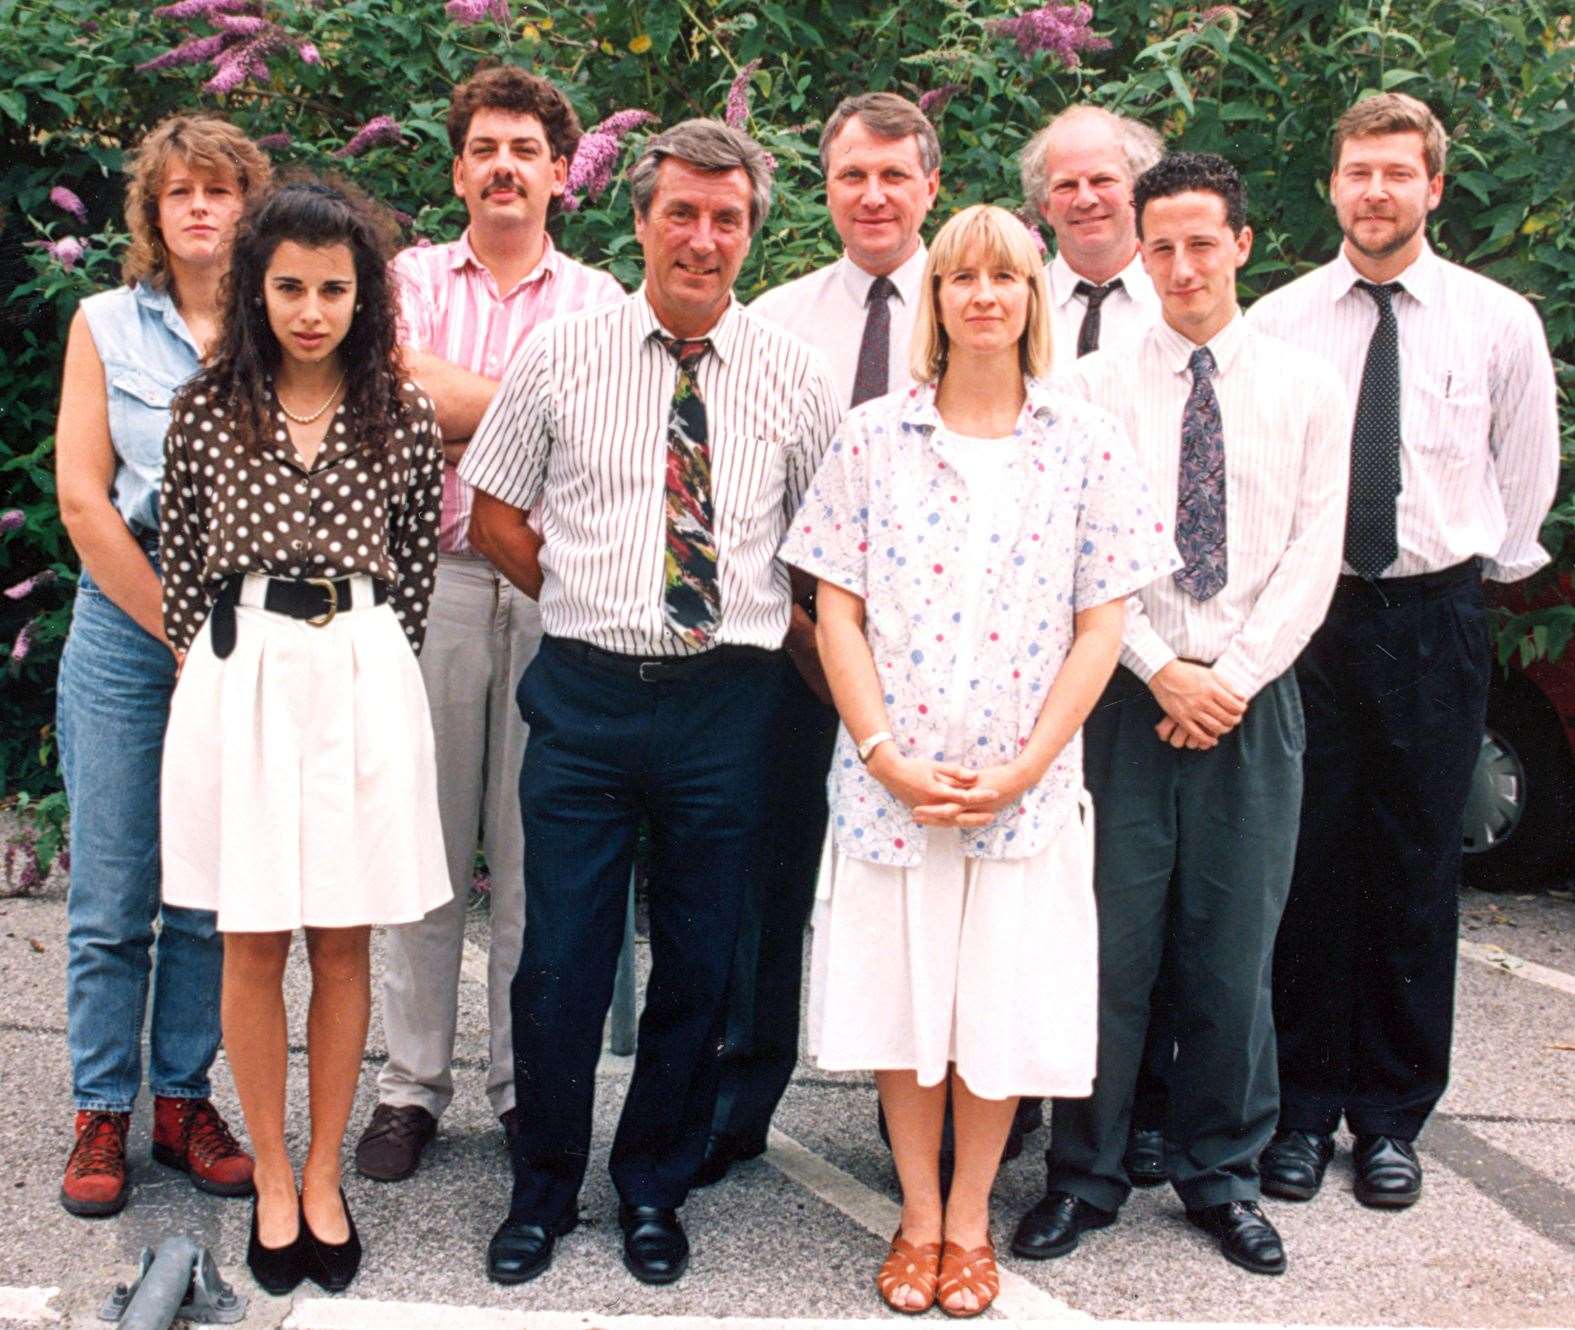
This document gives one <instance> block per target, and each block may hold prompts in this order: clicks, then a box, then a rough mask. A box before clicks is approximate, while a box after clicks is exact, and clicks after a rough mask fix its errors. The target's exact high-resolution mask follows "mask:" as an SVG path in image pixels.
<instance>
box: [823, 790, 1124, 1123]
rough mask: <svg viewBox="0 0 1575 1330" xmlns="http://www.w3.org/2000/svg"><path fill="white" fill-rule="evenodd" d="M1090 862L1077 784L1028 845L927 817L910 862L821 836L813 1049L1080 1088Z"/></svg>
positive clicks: (1090, 1067)
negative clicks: (980, 836) (1003, 855)
mask: <svg viewBox="0 0 1575 1330" xmlns="http://www.w3.org/2000/svg"><path fill="white" fill-rule="evenodd" d="M1093 870H1094V847H1093V810H1092V807H1091V805H1090V804H1089V803H1088V801H1087V798H1086V796H1085V797H1084V799H1083V801H1082V803H1081V805H1080V808H1079V811H1078V814H1077V815H1074V816H1073V817H1071V818H1070V819H1069V820H1068V823H1067V825H1066V826H1065V827H1064V828H1063V829H1062V831H1061V832H1060V833H1059V834H1058V835H1057V837H1056V839H1055V840H1054V841H1052V842H1051V844H1050V845H1049V846H1048V847H1047V848H1045V849H1044V850H1042V851H1041V852H1040V853H1039V854H1037V855H1034V856H1033V857H1032V858H1029V859H1009V860H993V859H969V858H967V857H965V856H964V854H963V852H962V840H961V836H960V834H959V833H958V832H957V831H956V830H955V829H954V828H945V827H932V828H930V829H929V831H928V832H927V846H926V850H925V857H924V862H923V864H921V865H920V866H918V867H916V868H899V867H893V866H890V865H885V864H872V863H868V862H866V861H864V860H862V859H854V858H851V857H849V856H847V855H843V854H839V853H837V852H836V849H835V846H834V845H833V844H832V843H831V840H830V837H828V838H827V852H826V861H825V863H823V865H822V868H821V873H822V888H821V893H820V898H819V899H817V900H816V903H815V912H814V916H813V926H814V939H813V943H812V950H811V959H810V1002H809V1047H810V1055H811V1056H812V1057H813V1058H814V1059H815V1061H816V1062H817V1063H818V1064H819V1065H820V1067H821V1068H823V1069H824V1070H827V1071H862V1070H871V1071H900V1070H911V1071H914V1072H915V1073H916V1074H917V1076H918V1081H919V1084H920V1085H924V1086H930V1085H938V1084H940V1083H941V1082H942V1081H943V1080H944V1079H945V1078H946V1074H947V1064H948V1063H955V1064H956V1066H957V1071H958V1074H959V1075H960V1076H961V1077H962V1078H963V1080H964V1081H965V1082H966V1083H967V1085H968V1088H969V1089H971V1090H972V1091H973V1092H974V1093H975V1094H976V1095H979V1096H980V1097H982V1098H985V1099H1006V1098H1009V1097H1011V1096H1013V1095H1032V1096H1035V1097H1037V1098H1043V1099H1048V1098H1073V1099H1075V1098H1080V1097H1082V1096H1085V1095H1087V1094H1089V1093H1090V1092H1091V1091H1092V1089H1093V1083H1094V1055H1095V1050H1096V1040H1097V1033H1098V1031H1097V1023H1098V1012H1099V975H1098V932H1097V926H1096V918H1095V911H1094V886H1093ZM828 878H829V882H828ZM828 885H829V891H828V890H827V887H828Z"/></svg>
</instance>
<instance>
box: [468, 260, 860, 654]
mask: <svg viewBox="0 0 1575 1330" xmlns="http://www.w3.org/2000/svg"><path fill="white" fill-rule="evenodd" d="M664 331H665V330H664V329H662V327H661V325H660V324H659V323H658V322H657V318H656V314H655V311H653V310H652V308H651V305H650V302H649V301H648V300H647V299H646V295H645V288H644V287H643V286H642V287H641V288H640V289H639V290H638V291H636V292H635V293H634V294H633V295H630V296H625V297H624V298H623V299H622V300H619V301H617V302H615V303H613V304H610V305H603V306H601V307H600V308H598V309H595V310H590V311H587V312H583V313H576V314H570V315H567V316H565V317H563V318H560V319H555V320H553V321H551V322H550V323H546V324H544V325H542V326H541V327H540V328H538V329H536V331H535V332H533V333H532V334H531V335H530V336H529V337H528V338H527V339H526V341H525V344H524V345H523V346H522V347H521V348H520V352H519V354H518V355H517V356H516V357H515V358H514V360H513V362H512V363H511V364H510V365H509V368H508V373H507V374H506V375H505V376H504V379H503V383H502V386H501V387H500V388H499V389H498V392H497V395H496V396H495V397H494V398H493V399H492V405H491V406H489V407H488V408H487V413H486V415H485V416H483V417H482V419H481V424H480V425H478V426H477V427H476V433H475V437H474V438H473V439H472V441H471V444H470V447H469V448H467V449H466V450H465V456H464V459H463V460H462V461H461V463H460V468H459V474H460V478H461V479H462V480H465V481H468V482H469V483H470V484H472V485H474V486H475V487H476V488H477V489H480V490H484V491H485V492H486V493H488V494H491V495H493V496H494V497H495V498H498V499H501V500H502V501H503V502H504V503H507V504H510V505H512V506H513V507H515V508H520V509H526V508H530V509H534V510H535V512H534V517H535V518H536V520H538V521H539V522H540V523H541V530H542V534H543V536H544V538H545V540H546V544H545V546H544V547H543V549H542V552H541V567H542V573H543V575H544V578H545V581H544V583H543V586H542V591H541V619H542V626H543V627H544V628H545V630H546V631H547V632H548V633H549V634H550V635H552V636H554V637H568V638H575V639H578V640H579V641H582V642H589V643H591V644H592V645H593V646H598V647H601V648H603V649H604V650H607V651H618V652H623V653H626V654H629V655H640V656H682V655H692V654H695V651H696V649H695V648H694V647H692V646H690V645H689V644H687V643H686V642H684V641H683V640H682V639H680V638H679V637H678V636H677V635H676V634H674V633H673V632H672V631H671V630H669V629H668V628H667V627H666V625H665V624H664V622H663V613H662V609H663V565H664V560H665V556H666V548H667V520H666V516H665V497H666V473H667V452H668V446H667V422H668V416H669V413H670V409H671V405H672V400H673V390H674V387H675V386H676V385H677V382H678V364H677V362H676V361H675V360H674V359H673V357H672V356H671V355H670V354H669V353H668V351H667V349H666V348H665V347H664V346H663V345H662V344H661V343H660V342H659V341H657V340H656V336H655V335H656V334H657V333H658V332H664ZM709 336H710V339H711V344H712V349H711V350H710V351H709V352H707V354H706V355H705V356H704V357H703V358H702V359H701V361H700V363H699V366H698V368H697V370H696V372H695V378H696V386H697V388H698V391H699V394H700V397H701V399H702V400H703V401H704V402H705V408H706V433H707V441H708V448H709V452H710V455H711V481H712V503H713V507H714V526H713V534H714V535H715V537H716V545H717V576H718V581H719V583H720V587H721V593H722V618H721V623H720V624H719V626H718V629H717V632H716V635H715V641H716V642H717V643H718V644H732V645H743V646H758V647H766V648H770V649H775V648H777V647H780V646H781V645H782V638H783V636H784V635H785V634H786V632H787V626H788V609H789V594H788V574H787V568H786V567H785V566H784V565H783V564H781V563H779V562H778V561H777V558H776V553H777V546H778V545H780V544H781V541H782V533H783V531H784V530H785V529H786V526H787V520H788V518H789V517H790V516H791V515H792V513H793V512H794V511H795V510H796V509H797V507H798V504H799V501H800V500H801V499H802V498H803V495H804V491H805V489H806V488H807V487H808V485H809V480H810V477H811V476H812V475H813V474H814V471H815V467H816V466H817V464H818V463H819V462H820V458H821V454H822V453H824V452H825V450H826V445H827V444H828V443H830V441H831V436H832V434H833V433H835V431H836V427H837V421H838V420H839V419H840V417H841V414H842V413H841V411H840V410H839V409H838V407H837V403H836V399H835V396H834V393H833V389H832V387H831V381H830V378H829V377H828V375H827V374H826V370H825V366H824V365H823V363H822V361H821V358H820V356H819V355H818V354H817V353H816V352H815V351H814V350H813V349H811V348H810V347H808V346H806V345H805V344H804V343H803V342H801V341H799V339H798V338H796V337H792V336H789V335H788V334H787V333H784V332H782V331H781V330H780V329H778V328H775V327H772V326H771V325H770V324H768V323H766V322H765V321H764V320H762V319H759V318H757V317H755V316H754V315H753V314H751V313H750V312H749V311H748V310H746V309H744V308H743V307H742V306H740V305H739V304H738V302H737V301H733V302H730V303H729V305H728V308H727V311H726V312H725V313H724V314H723V315H722V318H721V319H720V321H719V322H718V323H717V325H716V326H715V327H714V328H712V329H711V332H710V334H709Z"/></svg>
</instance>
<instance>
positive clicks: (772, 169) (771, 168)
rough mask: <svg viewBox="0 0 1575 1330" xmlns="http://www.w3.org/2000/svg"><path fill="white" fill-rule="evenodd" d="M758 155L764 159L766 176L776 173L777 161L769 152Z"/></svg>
mask: <svg viewBox="0 0 1575 1330" xmlns="http://www.w3.org/2000/svg"><path fill="white" fill-rule="evenodd" d="M760 155H761V156H762V157H763V158H765V162H766V174H767V175H775V174H776V173H777V159H776V157H775V155H773V154H772V153H769V152H763V153H761V154H760Z"/></svg>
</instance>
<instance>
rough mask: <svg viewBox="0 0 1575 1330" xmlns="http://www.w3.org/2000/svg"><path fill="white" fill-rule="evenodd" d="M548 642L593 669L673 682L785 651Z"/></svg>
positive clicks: (559, 639)
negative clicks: (660, 652)
mask: <svg viewBox="0 0 1575 1330" xmlns="http://www.w3.org/2000/svg"><path fill="white" fill-rule="evenodd" d="M547 645H549V646H551V647H553V648H554V649H556V650H558V651H561V652H563V653H564V654H565V655H567V656H572V657H573V658H574V659H575V660H579V661H583V662H584V663H585V664H587V665H589V666H591V667H592V668H593V669H599V670H605V671H607V672H608V673H609V674H618V675H622V676H623V677H624V678H626V679H638V680H639V681H640V682H641V683H674V682H676V681H678V680H680V679H693V678H696V677H698V676H700V675H704V674H709V673H711V672H713V671H716V670H722V669H734V668H737V667H739V666H743V665H758V664H760V663H761V662H763V661H768V660H773V659H775V658H776V657H777V656H779V655H781V654H782V653H781V652H779V651H770V650H768V649H767V648H765V647H749V646H719V647H712V648H711V649H710V650H709V651H702V652H700V653H698V654H697V655H693V656H626V655H624V654H623V653H622V652H620V651H604V650H602V648H601V647H595V646H592V645H591V644H590V643H589V642H580V641H577V640H576V639H574V638H572V637H549V638H548V639H547Z"/></svg>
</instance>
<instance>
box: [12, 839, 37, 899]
mask: <svg viewBox="0 0 1575 1330" xmlns="http://www.w3.org/2000/svg"><path fill="white" fill-rule="evenodd" d="M42 880H43V874H42V873H41V872H40V871H39V867H38V844H37V842H36V841H34V840H33V838H32V837H31V836H15V837H13V838H12V839H11V840H9V841H7V842H6V847H5V881H6V886H7V888H8V889H9V890H8V893H7V894H9V895H13V896H25V895H27V893H28V892H30V891H32V890H33V889H34V888H35V887H37V886H38V884H39V883H40V882H41V881H42Z"/></svg>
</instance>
